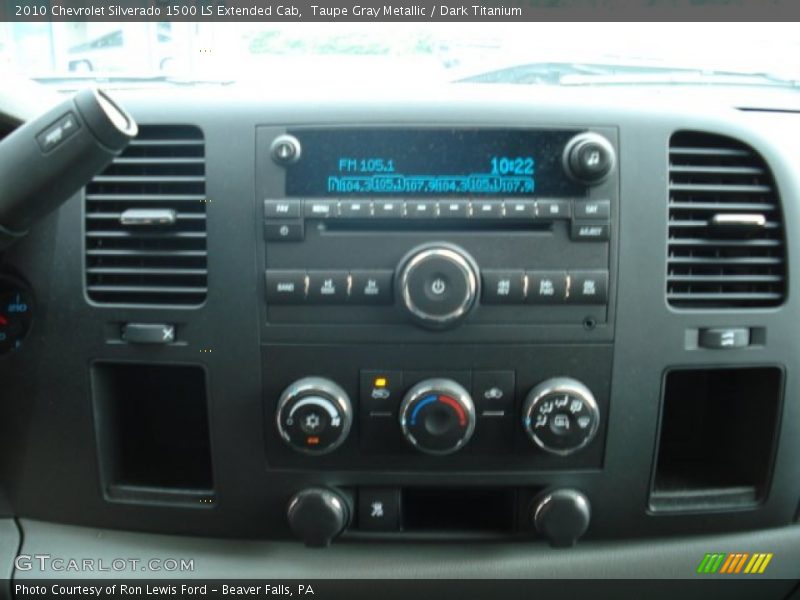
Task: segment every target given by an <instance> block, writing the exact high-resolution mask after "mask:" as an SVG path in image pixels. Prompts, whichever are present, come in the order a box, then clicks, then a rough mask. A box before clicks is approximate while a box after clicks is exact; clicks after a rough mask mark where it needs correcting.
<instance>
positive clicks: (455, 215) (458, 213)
mask: <svg viewBox="0 0 800 600" xmlns="http://www.w3.org/2000/svg"><path fill="white" fill-rule="evenodd" d="M439 217H441V218H442V219H466V218H468V217H469V201H467V200H442V201H440V202H439Z"/></svg>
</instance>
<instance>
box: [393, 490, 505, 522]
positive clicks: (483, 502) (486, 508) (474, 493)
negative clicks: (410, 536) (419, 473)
mask: <svg viewBox="0 0 800 600" xmlns="http://www.w3.org/2000/svg"><path fill="white" fill-rule="evenodd" d="M400 506H401V507H402V511H401V515H402V516H401V524H402V529H403V531H409V532H426V531H447V532H498V533H508V532H510V531H513V529H514V515H515V514H516V509H515V507H516V493H515V491H514V490H513V489H435V488H406V489H403V490H402V495H401V504H400Z"/></svg>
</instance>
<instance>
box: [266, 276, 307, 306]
mask: <svg viewBox="0 0 800 600" xmlns="http://www.w3.org/2000/svg"><path fill="white" fill-rule="evenodd" d="M265 278H266V282H267V303H268V304H302V303H303V302H304V301H305V299H306V274H305V272H304V271H272V270H270V271H267V272H266V276H265Z"/></svg>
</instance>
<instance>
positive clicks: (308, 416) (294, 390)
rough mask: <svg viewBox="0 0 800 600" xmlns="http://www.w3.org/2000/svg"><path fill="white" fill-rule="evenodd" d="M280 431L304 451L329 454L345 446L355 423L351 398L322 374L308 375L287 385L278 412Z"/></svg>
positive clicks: (285, 437)
mask: <svg viewBox="0 0 800 600" xmlns="http://www.w3.org/2000/svg"><path fill="white" fill-rule="evenodd" d="M275 420H276V422H277V425H278V432H279V433H280V435H281V438H282V439H283V441H284V442H286V443H287V444H288V445H289V446H291V447H292V448H293V449H294V450H297V451H298V452H302V453H304V454H327V453H328V452H332V451H333V450H335V449H336V448H338V447H339V446H341V445H342V443H343V442H344V441H345V440H346V439H347V435H348V433H350V426H351V425H352V423H353V408H352V406H351V404H350V398H349V397H348V396H347V392H345V391H344V390H343V389H342V388H341V387H339V386H338V385H336V384H335V383H334V382H333V381H330V380H329V379H323V378H322V377H305V378H303V379H300V380H298V381H295V382H294V383H293V384H292V385H290V386H289V387H287V388H286V389H285V390H284V392H283V394H281V397H280V399H279V400H278V410H277V413H276V415H275Z"/></svg>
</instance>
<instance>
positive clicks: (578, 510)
mask: <svg viewBox="0 0 800 600" xmlns="http://www.w3.org/2000/svg"><path fill="white" fill-rule="evenodd" d="M590 517H591V508H590V506H589V500H588V498H586V496H584V495H583V494H582V493H581V492H579V491H577V490H570V489H563V490H555V491H552V492H548V493H546V494H545V495H544V496H542V497H541V498H539V499H537V500H536V501H535V502H534V503H533V506H532V507H531V519H532V520H533V524H534V525H535V526H536V530H537V531H538V532H539V533H541V534H542V535H544V536H546V537H547V539H548V540H550V544H551V545H552V546H557V547H567V546H574V545H575V542H577V541H578V538H580V537H581V536H582V535H583V534H584V533H586V530H587V529H588V527H589V519H590Z"/></svg>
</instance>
